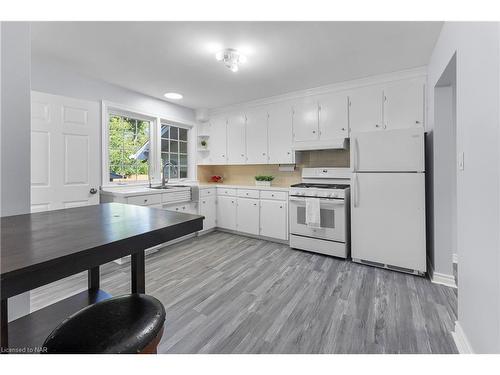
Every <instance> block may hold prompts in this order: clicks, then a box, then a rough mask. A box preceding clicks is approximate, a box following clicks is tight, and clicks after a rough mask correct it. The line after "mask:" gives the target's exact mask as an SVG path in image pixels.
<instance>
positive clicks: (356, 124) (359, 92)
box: [349, 86, 384, 132]
mask: <svg viewBox="0 0 500 375" xmlns="http://www.w3.org/2000/svg"><path fill="white" fill-rule="evenodd" d="M383 95H384V93H383V88H382V86H368V87H363V88H359V89H355V90H352V91H351V92H350V93H349V101H350V105H349V119H350V126H351V131H353V132H360V131H374V130H378V129H380V130H381V129H383V119H382V100H383Z"/></svg>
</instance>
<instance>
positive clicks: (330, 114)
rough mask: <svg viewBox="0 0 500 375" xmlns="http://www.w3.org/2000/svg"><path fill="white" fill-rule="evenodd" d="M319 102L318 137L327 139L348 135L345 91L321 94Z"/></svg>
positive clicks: (347, 103) (347, 101) (347, 100)
mask: <svg viewBox="0 0 500 375" xmlns="http://www.w3.org/2000/svg"><path fill="white" fill-rule="evenodd" d="M318 104H319V139H320V140H322V141H327V140H331V139H336V138H347V137H349V116H348V106H349V99H348V97H347V94H345V93H335V94H330V95H324V96H321V97H320V98H319V99H318Z"/></svg>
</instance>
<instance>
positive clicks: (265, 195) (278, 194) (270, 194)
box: [260, 190, 288, 201]
mask: <svg viewBox="0 0 500 375" xmlns="http://www.w3.org/2000/svg"><path fill="white" fill-rule="evenodd" d="M260 197H261V198H262V199H275V200H281V201H286V200H287V199H288V193H287V192H285V191H272V190H261V191H260Z"/></svg>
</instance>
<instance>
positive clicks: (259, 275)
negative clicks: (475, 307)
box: [31, 231, 457, 353]
mask: <svg viewBox="0 0 500 375" xmlns="http://www.w3.org/2000/svg"><path fill="white" fill-rule="evenodd" d="M101 278H102V280H101V287H102V289H104V290H106V291H107V292H109V293H111V294H112V295H120V294H125V293H128V292H129V291H130V272H129V265H128V264H124V265H118V264H115V263H109V264H106V265H104V266H103V267H102V268H101ZM86 282H87V279H86V273H81V274H78V275H75V276H72V277H69V278H66V279H64V280H61V281H58V282H56V283H53V284H49V285H47V286H44V287H41V288H38V289H36V290H34V291H32V293H31V302H32V309H33V310H37V309H39V308H41V307H43V306H45V305H47V304H50V303H53V302H55V301H57V300H60V299H62V298H65V297H67V296H68V295H71V294H74V293H76V292H79V291H82V290H84V289H85V288H86ZM146 292H147V293H148V294H151V295H153V296H155V297H156V298H158V299H159V300H160V301H162V302H163V304H164V305H165V308H166V311H167V321H166V326H165V332H164V335H163V338H162V341H161V343H160V346H159V350H158V351H159V352H160V353H456V352H457V349H456V346H455V344H454V342H453V339H452V336H451V333H450V332H451V331H452V330H453V327H454V322H455V320H456V306H457V301H456V298H457V297H456V293H455V291H454V290H453V289H452V288H448V287H445V286H442V285H437V284H432V283H431V282H430V281H429V280H428V279H426V278H422V277H418V276H413V275H406V274H402V273H398V272H393V271H389V270H384V269H379V268H373V267H370V266H366V265H360V264H356V263H352V262H349V261H345V260H342V259H337V258H332V257H327V256H323V255H320V254H313V253H308V252H303V251H299V250H293V249H290V248H289V247H288V246H287V245H283V244H278V243H274V242H269V241H264V240H259V239H254V238H249V237H244V236H239V235H234V234H229V233H224V232H218V231H217V232H212V233H209V234H207V235H204V236H200V237H195V238H192V239H189V240H186V241H183V242H181V243H178V244H175V245H171V246H169V247H166V248H164V249H162V250H161V251H159V252H157V253H154V254H152V255H150V256H148V257H147V258H146Z"/></svg>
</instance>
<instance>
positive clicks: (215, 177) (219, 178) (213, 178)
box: [210, 175, 224, 182]
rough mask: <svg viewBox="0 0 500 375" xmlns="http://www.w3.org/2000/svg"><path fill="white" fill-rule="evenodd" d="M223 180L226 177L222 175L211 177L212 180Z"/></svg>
mask: <svg viewBox="0 0 500 375" xmlns="http://www.w3.org/2000/svg"><path fill="white" fill-rule="evenodd" d="M222 181H224V177H222V176H218V175H215V176H212V177H210V182H222Z"/></svg>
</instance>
